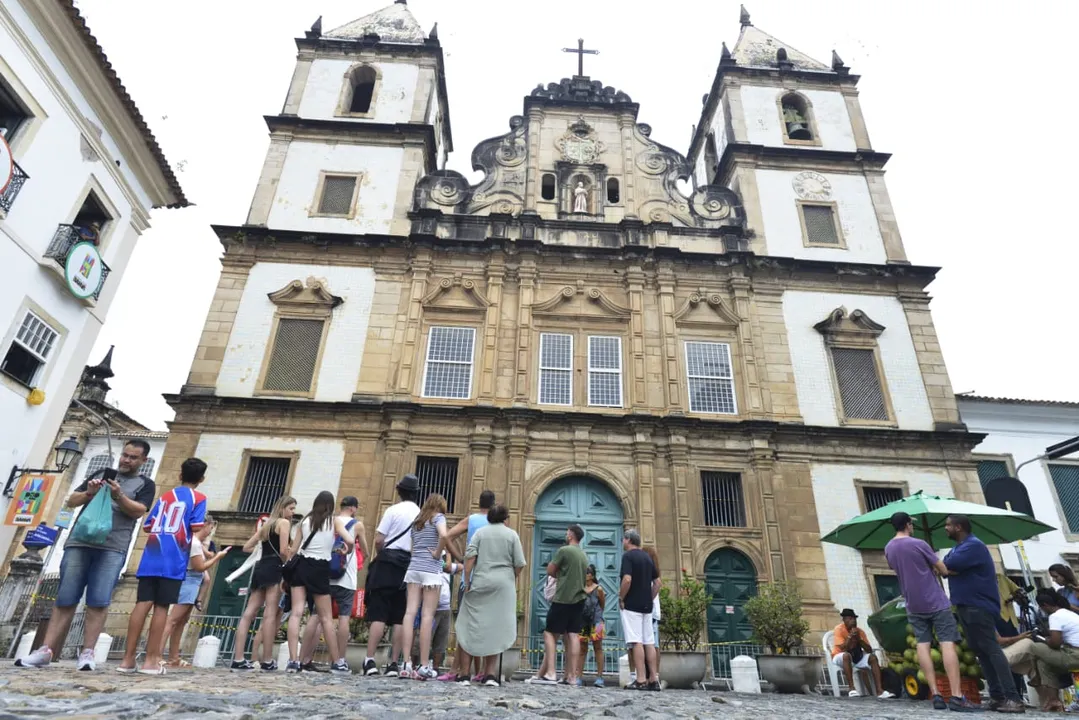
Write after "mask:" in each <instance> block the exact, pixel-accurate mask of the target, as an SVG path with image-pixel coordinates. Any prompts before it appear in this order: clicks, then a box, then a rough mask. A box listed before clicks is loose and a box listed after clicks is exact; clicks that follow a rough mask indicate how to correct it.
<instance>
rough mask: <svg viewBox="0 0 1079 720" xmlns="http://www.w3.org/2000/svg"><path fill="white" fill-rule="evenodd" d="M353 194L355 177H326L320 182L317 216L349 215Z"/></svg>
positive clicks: (354, 191)
mask: <svg viewBox="0 0 1079 720" xmlns="http://www.w3.org/2000/svg"><path fill="white" fill-rule="evenodd" d="M355 194H356V177H355V176H354V175H327V176H326V177H325V178H323V181H322V197H321V198H319V201H318V214H319V215H344V216H348V215H351V214H352V200H353V196H354V195H355Z"/></svg>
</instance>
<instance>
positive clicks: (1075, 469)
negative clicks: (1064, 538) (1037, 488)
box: [1049, 464, 1079, 534]
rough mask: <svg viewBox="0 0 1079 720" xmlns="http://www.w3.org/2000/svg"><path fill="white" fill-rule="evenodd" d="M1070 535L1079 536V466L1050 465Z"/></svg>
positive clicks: (1050, 472)
mask: <svg viewBox="0 0 1079 720" xmlns="http://www.w3.org/2000/svg"><path fill="white" fill-rule="evenodd" d="M1049 475H1050V476H1051V477H1052V478H1053V485H1054V486H1055V487H1056V490H1057V498H1058V499H1059V500H1060V509H1061V510H1062V511H1063V512H1064V521H1065V522H1066V523H1067V525H1068V532H1069V533H1077V534H1079V465H1052V464H1051V465H1049Z"/></svg>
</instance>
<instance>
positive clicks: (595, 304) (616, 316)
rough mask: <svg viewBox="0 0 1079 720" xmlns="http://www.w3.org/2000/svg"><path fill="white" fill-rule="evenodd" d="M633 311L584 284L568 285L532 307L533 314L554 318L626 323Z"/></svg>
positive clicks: (597, 289)
mask: <svg viewBox="0 0 1079 720" xmlns="http://www.w3.org/2000/svg"><path fill="white" fill-rule="evenodd" d="M631 312H632V311H631V310H630V309H629V308H628V307H626V306H625V305H621V304H619V303H617V302H615V301H614V300H612V299H611V298H609V297H607V295H606V294H605V293H604V292H603V291H602V290H600V289H599V288H594V287H593V288H586V287H584V284H583V283H578V284H577V286H576V287H575V286H572V285H567V286H566V287H564V288H562V289H561V290H559V291H558V292H557V293H555V294H554V295H553V296H551V297H550V298H548V299H547V300H544V301H542V302H539V303H536V304H534V305H533V306H532V314H533V315H539V316H545V317H552V318H574V319H592V320H611V321H625V320H628V319H629V316H630V314H631Z"/></svg>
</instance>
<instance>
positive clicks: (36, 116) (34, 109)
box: [0, 57, 49, 216]
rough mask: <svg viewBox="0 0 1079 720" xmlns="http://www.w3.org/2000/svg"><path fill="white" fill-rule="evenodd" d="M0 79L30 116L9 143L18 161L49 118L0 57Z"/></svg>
mask: <svg viewBox="0 0 1079 720" xmlns="http://www.w3.org/2000/svg"><path fill="white" fill-rule="evenodd" d="M0 78H3V81H4V83H5V84H6V85H7V86H8V88H10V90H11V94H12V95H14V96H15V97H16V99H17V100H18V101H19V102H20V103H22V105H23V110H24V111H25V112H26V113H27V115H29V116H30V117H28V118H27V119H26V121H25V122H24V123H23V124H22V126H21V127H20V128H19V129H18V131H17V132H16V133H15V137H13V138H12V139H11V140H10V141H9V142H8V146H9V147H10V148H11V154H12V155H13V156H15V158H16V160H18V158H19V157H20V156H22V155H23V154H24V153H25V152H26V150H27V149H28V148H29V147H30V145H31V144H32V143H33V142H34V136H35V135H36V134H37V131H38V130H40V129H41V126H42V125H43V124H44V123H45V120H47V119H48V117H49V116H48V113H46V112H45V108H43V107H41V104H40V103H39V102H38V101H37V100H36V99H35V98H34V96H33V94H32V93H31V92H30V90H29V89H28V88H27V87H26V85H24V84H23V82H22V81H21V80H19V76H18V75H17V74H16V73H15V71H14V70H12V69H11V66H10V65H8V64H7V63H6V62H5V61H4V59H3V58H2V57H0ZM2 214H3V213H2V211H0V216H2Z"/></svg>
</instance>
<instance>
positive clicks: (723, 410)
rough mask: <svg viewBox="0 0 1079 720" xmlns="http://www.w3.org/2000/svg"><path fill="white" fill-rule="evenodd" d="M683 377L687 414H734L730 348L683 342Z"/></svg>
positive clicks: (721, 345)
mask: <svg viewBox="0 0 1079 720" xmlns="http://www.w3.org/2000/svg"><path fill="white" fill-rule="evenodd" d="M686 378H687V380H688V383H689V409H690V412H699V413H715V414H722V415H734V414H737V412H738V405H737V403H736V402H735V399H734V370H733V368H732V367H731V346H730V345H728V344H727V343H718V342H686Z"/></svg>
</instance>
